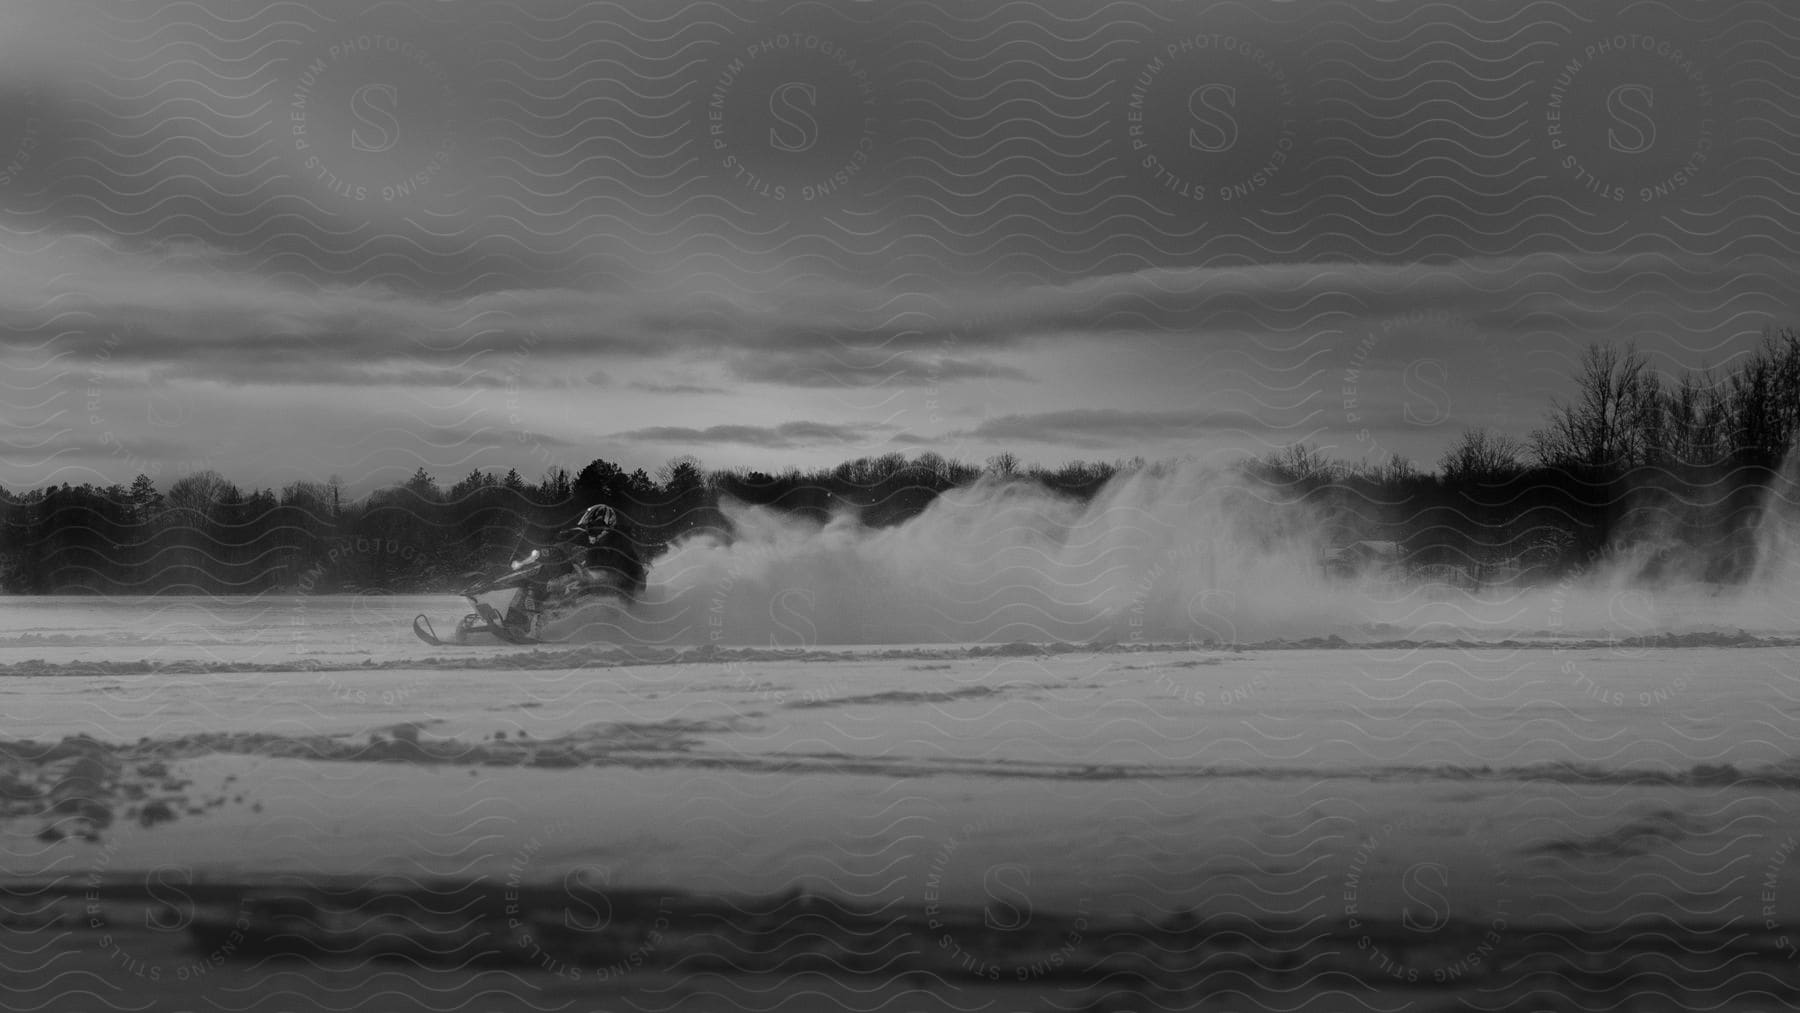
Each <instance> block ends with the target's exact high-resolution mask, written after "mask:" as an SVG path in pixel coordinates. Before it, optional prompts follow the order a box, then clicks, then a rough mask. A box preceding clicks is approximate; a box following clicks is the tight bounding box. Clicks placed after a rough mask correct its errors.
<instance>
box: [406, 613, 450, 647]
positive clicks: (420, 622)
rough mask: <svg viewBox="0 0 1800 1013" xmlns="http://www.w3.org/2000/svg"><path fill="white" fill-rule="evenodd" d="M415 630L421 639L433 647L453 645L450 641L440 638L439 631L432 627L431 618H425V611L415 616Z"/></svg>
mask: <svg viewBox="0 0 1800 1013" xmlns="http://www.w3.org/2000/svg"><path fill="white" fill-rule="evenodd" d="M413 632H414V633H416V634H418V637H419V639H420V640H423V641H425V642H426V643H428V644H430V645H431V646H433V647H449V646H451V644H450V641H448V640H440V639H438V635H437V631H436V630H434V629H432V628H431V620H429V619H427V618H425V616H424V614H423V613H421V614H419V615H416V616H413Z"/></svg>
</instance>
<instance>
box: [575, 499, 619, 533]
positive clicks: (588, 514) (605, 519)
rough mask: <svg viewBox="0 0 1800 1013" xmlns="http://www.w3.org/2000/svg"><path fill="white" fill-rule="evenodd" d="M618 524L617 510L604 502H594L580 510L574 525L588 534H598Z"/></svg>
mask: <svg viewBox="0 0 1800 1013" xmlns="http://www.w3.org/2000/svg"><path fill="white" fill-rule="evenodd" d="M618 526H619V514H618V511H616V510H614V509H613V508H612V507H610V506H607V505H606V504H605V503H596V504H594V505H593V506H591V507H588V508H587V509H586V510H583V511H582V512H581V519H580V520H578V521H576V522H575V527H576V528H578V529H580V530H581V531H583V532H586V533H587V534H589V535H598V534H600V533H601V532H603V531H609V530H611V529H613V528H616V527H618Z"/></svg>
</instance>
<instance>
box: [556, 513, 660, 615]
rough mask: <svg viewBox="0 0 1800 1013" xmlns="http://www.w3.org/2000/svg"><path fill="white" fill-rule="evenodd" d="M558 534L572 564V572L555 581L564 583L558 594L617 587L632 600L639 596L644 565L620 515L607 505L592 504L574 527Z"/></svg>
mask: <svg viewBox="0 0 1800 1013" xmlns="http://www.w3.org/2000/svg"><path fill="white" fill-rule="evenodd" d="M561 534H562V536H563V539H564V541H565V542H566V543H567V544H568V545H569V548H570V556H571V558H572V560H573V562H574V563H575V569H574V572H573V573H570V574H569V575H568V576H567V577H565V578H562V579H561V581H559V583H561V582H562V581H566V582H567V583H566V584H564V585H563V587H562V588H561V590H563V591H567V592H576V593H579V592H581V591H585V590H589V589H595V588H605V587H612V586H617V587H618V588H619V589H620V590H622V591H624V592H625V593H626V594H627V595H628V596H630V597H632V598H636V597H637V596H638V595H640V594H642V593H643V591H644V584H645V572H644V562H643V560H642V559H641V558H639V556H638V545H637V539H635V538H633V537H632V533H631V531H630V530H629V522H628V521H626V520H625V517H624V515H623V514H621V513H619V512H618V511H617V510H614V509H613V508H612V507H611V506H608V505H607V504H604V503H596V504H594V505H593V506H590V507H588V508H587V509H586V510H583V511H582V512H581V518H580V519H579V520H577V521H576V522H575V526H574V527H572V528H569V529H567V530H566V531H563V532H562V533H561ZM612 574H617V577H616V578H614V577H612V576H611V575H612Z"/></svg>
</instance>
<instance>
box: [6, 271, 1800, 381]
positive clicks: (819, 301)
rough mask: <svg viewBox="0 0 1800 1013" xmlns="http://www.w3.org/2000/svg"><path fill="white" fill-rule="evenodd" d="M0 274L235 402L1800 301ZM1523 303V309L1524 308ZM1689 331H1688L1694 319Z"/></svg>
mask: <svg viewBox="0 0 1800 1013" xmlns="http://www.w3.org/2000/svg"><path fill="white" fill-rule="evenodd" d="M0 267H4V269H5V275H4V277H0V323H3V324H4V328H3V329H0V342H3V343H5V344H9V345H13V346H15V347H23V346H33V347H35V346H37V345H40V344H42V342H43V341H44V340H46V338H47V337H49V336H51V335H54V336H55V337H56V340H57V341H58V342H59V344H60V346H61V347H64V348H67V349H68V350H70V351H72V352H74V353H76V354H78V355H84V356H87V355H93V354H96V353H97V352H98V351H99V350H100V349H101V348H102V347H103V346H105V345H106V344H107V343H108V342H109V341H112V343H113V347H112V348H111V356H112V359H113V361H114V362H116V363H121V364H126V363H130V364H138V365H145V366H164V367H171V368H175V367H178V368H179V369H180V370H182V371H183V372H184V373H185V375H188V376H190V377H193V378H214V379H226V380H231V381H234V382H249V381H254V380H255V378H256V375H257V373H258V372H259V371H261V372H265V373H267V374H268V375H269V376H270V377H271V378H277V379H276V382H285V383H298V382H308V379H309V374H313V375H312V377H311V379H313V380H316V381H318V382H331V381H334V380H338V379H343V378H344V377H345V375H346V374H345V370H346V369H347V368H349V367H350V366H353V365H356V364H374V363H382V364H387V365H389V366H392V367H394V368H396V369H397V370H399V372H397V373H396V375H397V376H404V375H406V373H405V370H409V369H427V370H429V369H437V370H445V369H448V370H450V371H451V372H450V373H449V374H446V375H444V377H443V378H444V379H446V380H452V379H454V380H457V381H458V382H461V381H462V380H466V379H467V377H468V376H469V375H471V374H473V373H477V372H480V371H481V370H482V369H484V368H489V367H490V366H492V367H499V366H501V365H503V364H504V363H514V364H519V363H526V364H529V365H531V366H539V365H549V364H554V363H557V362H559V361H565V360H567V359H570V358H577V357H585V356H594V355H607V356H615V357H616V356H625V357H630V358H637V359H655V358H661V357H666V356H672V355H691V354H693V353H696V352H701V353H707V354H717V353H721V352H722V353H727V354H729V355H730V363H731V366H732V368H733V370H734V371H735V372H736V373H737V375H739V376H741V377H744V378H749V379H755V380H759V381H763V382H774V383H786V384H791V385H795V386H808V387H818V386H850V387H854V386H868V385H871V384H877V383H898V384H907V383H911V384H919V383H927V382H932V381H934V380H936V381H950V380H959V379H1023V378H1025V373H1024V372H1023V371H1022V370H1021V369H1020V368H1019V367H1017V366H1014V365H1011V364H1008V363H1004V362H995V361H992V360H991V359H986V358H982V357H979V356H970V355H969V354H967V353H970V352H979V351H987V352H999V351H1005V350H1008V349H1016V348H1020V347H1023V346H1025V345H1027V344H1032V343H1041V342H1043V341H1046V340H1054V339H1059V338H1067V339H1070V340H1091V339H1092V338H1093V337H1094V336H1096V335H1108V334H1141V333H1150V334H1156V333H1164V334H1168V335H1171V336H1180V335H1184V334H1189V335H1191V334H1197V333H1204V334H1210V335H1214V336H1215V341H1216V342H1224V343H1226V345H1227V346H1228V345H1229V343H1230V342H1232V341H1237V342H1241V343H1244V344H1246V345H1247V346H1250V345H1256V344H1257V343H1258V342H1259V341H1260V340H1261V338H1260V336H1261V335H1262V334H1265V333H1269V332H1277V333H1283V334H1297V335H1298V339H1297V340H1304V339H1305V338H1306V337H1307V335H1308V333H1309V329H1311V331H1312V332H1317V331H1320V330H1325V329H1330V328H1340V329H1341V328H1343V327H1345V326H1346V325H1350V324H1356V323H1358V322H1368V321H1380V320H1384V319H1389V318H1406V317H1409V316H1410V317H1411V318H1412V319H1413V320H1415V322H1416V326H1414V327H1412V328H1411V330H1415V331H1418V332H1420V333H1422V334H1423V333H1425V332H1426V331H1428V329H1429V325H1430V322H1431V320H1432V316H1431V315H1432V314H1434V313H1436V314H1442V315H1444V318H1445V319H1454V320H1456V321H1459V322H1460V323H1461V325H1463V326H1466V327H1470V328H1473V329H1475V330H1477V331H1483V332H1486V333H1494V334H1497V335H1498V336H1505V335H1506V334H1507V333H1510V332H1514V331H1517V330H1519V329H1520V328H1521V326H1534V325H1535V326H1539V327H1547V328H1554V329H1558V330H1563V331H1565V332H1567V331H1574V332H1577V333H1583V332H1585V333H1589V334H1592V335H1594V336H1596V337H1602V336H1607V335H1608V334H1609V333H1610V332H1612V331H1615V330H1617V329H1618V328H1620V327H1621V326H1622V325H1623V324H1625V323H1627V322H1628V321H1629V320H1630V319H1631V318H1632V317H1633V316H1634V315H1643V314H1645V313H1646V312H1654V310H1655V308H1656V307H1657V306H1658V304H1665V305H1668V307H1669V308H1668V314H1667V315H1670V316H1674V315H1675V314H1677V313H1678V312H1679V307H1678V306H1675V305H1673V302H1672V301H1673V300H1675V299H1676V298H1677V297H1679V296H1680V295H1681V294H1683V293H1685V292H1693V291H1703V292H1711V293H1723V296H1721V298H1723V297H1729V296H1730V295H1731V294H1732V293H1733V292H1735V291H1742V292H1743V293H1744V295H1743V297H1742V298H1741V299H1740V300H1739V302H1740V304H1741V305H1742V306H1743V308H1744V309H1752V310H1753V309H1756V308H1758V307H1759V306H1760V305H1761V304H1762V303H1769V306H1770V308H1773V307H1774V306H1775V305H1776V304H1775V303H1773V302H1770V301H1769V300H1768V299H1766V298H1762V299H1759V298H1756V297H1755V296H1754V295H1753V291H1754V290H1756V289H1759V288H1760V289H1764V290H1766V289H1767V288H1768V286H1769V285H1770V283H1771V281H1770V279H1776V280H1779V279H1788V280H1787V281H1785V282H1782V283H1781V286H1782V288H1783V289H1784V290H1786V291H1788V292H1789V293H1790V294H1793V293H1795V292H1797V291H1800V282H1796V281H1794V280H1793V279H1795V278H1796V277H1800V275H1797V274H1796V272H1794V271H1793V270H1791V265H1788V264H1786V263H1784V262H1781V261H1776V260H1773V259H1769V258H1763V259H1762V260H1761V261H1759V262H1757V263H1754V264H1753V263H1749V262H1734V263H1726V262H1719V261H1714V260H1712V259H1711V258H1707V257H1669V256H1664V257H1655V258H1645V257H1620V256H1605V255H1587V256H1579V257H1577V256H1568V255H1562V254H1538V255H1531V256H1524V257H1517V258H1495V259H1483V260H1471V261H1461V262H1455V263H1450V264H1442V265H1419V264H1348V263H1345V264H1338V263H1331V264H1268V265H1255V266H1247V267H1218V268H1207V267H1195V268H1179V269H1177V268H1165V269H1148V270H1142V271H1134V272H1129V273H1123V274H1115V275H1104V276H1098V277H1095V278H1090V279H1084V280H1082V281H1080V282H1076V283H1071V284H1068V285H1062V286H1036V287H1033V288H1030V289H1026V290H1022V291H1017V292H1004V291H1003V292H997V293H989V294H980V295H972V296H970V297H968V301H967V302H965V303H963V304H961V305H958V306H956V307H954V308H952V309H951V310H949V311H943V310H941V309H940V310H939V311H938V312H936V313H934V314H932V316H931V321H930V322H929V324H928V325H922V323H921V320H920V317H921V314H917V313H912V314H909V313H894V312H887V313H883V314H877V313H874V312H871V311H870V310H869V309H867V307H868V306H869V305H871V304H874V303H875V302H876V296H875V295H874V294H872V293H865V292H860V291H858V290H856V289H853V288H850V287H847V286H841V285H839V286H813V287H811V288H802V289H797V290H796V291H795V292H794V293H793V294H792V295H791V296H790V297H789V298H787V299H784V300H781V301H780V302H779V303H778V304H777V303H771V302H765V301H761V300H757V299H753V298H747V297H745V298H738V299H736V300H733V299H732V298H729V297H725V296H719V295H713V296H699V297H696V296H687V295H682V294H679V293H670V294H668V295H666V296H665V295H657V294H641V293H617V292H585V291H575V290H566V289H563V290H542V291H534V292H512V291H509V292H495V293H487V294H483V295H478V296H474V297H470V298H467V299H456V300H452V299H443V298H434V297H427V296H422V295H419V294H416V293H415V294H406V293H400V292H396V291H394V290H392V289H388V288H385V287H382V286H379V285H315V284H311V283H303V282H297V281H294V280H291V279H289V280H278V279H273V278H269V277H265V276H263V275H261V274H258V273H257V272H254V271H249V270H244V269H243V268H242V266H241V264H240V263H239V262H238V261H237V259H236V258H234V257H232V256H231V255H229V254H226V253H223V252H221V251H218V250H216V249H210V248H205V247H199V246H195V245H193V244H185V245H180V246H164V247H161V248H157V249H151V250H145V249H133V248H130V247H127V246H125V245H124V244H120V243H116V242H112V241H106V240H100V239H96V238H93V237H66V238H64V239H62V240H58V241H46V240H44V239H41V238H40V239H33V240H32V241H30V242H29V243H27V242H22V241H20V240H17V239H15V240H14V241H12V242H10V243H8V244H7V245H6V247H5V248H4V249H0ZM1751 281H1754V282H1756V284H1755V285H1749V282H1751ZM1523 287H1528V288H1529V289H1530V294H1528V295H1524V294H1520V288H1523ZM1694 316H1695V323H1696V324H1699V323H1700V322H1701V317H1702V315H1701V314H1699V313H1696V314H1694ZM1676 319H1679V317H1676ZM995 320H1004V321H1005V323H1004V325H997V324H994V323H992V321H995ZM1490 329H1492V330H1490ZM1420 340H1429V336H1428V335H1427V336H1426V337H1424V338H1421V339H1420ZM1209 347H1213V348H1214V349H1215V350H1217V348H1218V347H1219V346H1218V345H1217V344H1215V345H1213V346H1209ZM1397 349H1398V346H1397V345H1390V346H1388V347H1387V348H1385V349H1382V350H1381V351H1382V354H1390V355H1392V354H1398V351H1397ZM953 352H954V353H955V354H952V353H953ZM483 356H485V357H486V358H485V361H484V360H483V359H482V357H483ZM490 382H492V381H490Z"/></svg>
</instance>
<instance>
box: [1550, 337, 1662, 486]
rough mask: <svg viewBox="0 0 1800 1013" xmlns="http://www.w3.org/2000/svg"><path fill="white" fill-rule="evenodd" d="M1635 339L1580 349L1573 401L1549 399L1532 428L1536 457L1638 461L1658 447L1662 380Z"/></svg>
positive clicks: (1562, 461) (1590, 463)
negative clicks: (1542, 421)
mask: <svg viewBox="0 0 1800 1013" xmlns="http://www.w3.org/2000/svg"><path fill="white" fill-rule="evenodd" d="M1648 366H1649V363H1648V360H1646V359H1645V358H1644V356H1643V355H1642V354H1641V353H1640V352H1638V350H1637V348H1636V346H1635V345H1631V344H1627V345H1626V346H1625V348H1624V349H1623V351H1621V350H1620V349H1618V348H1616V347H1614V346H1612V345H1603V344H1600V343H1598V342H1596V343H1594V344H1590V345H1588V346H1587V348H1586V349H1584V350H1583V351H1582V353H1581V372H1580V374H1579V375H1578V376H1577V377H1576V379H1575V382H1576V388H1577V395H1576V398H1575V400H1574V401H1572V402H1566V403H1565V402H1562V401H1555V402H1552V405H1551V412H1550V420H1549V423H1548V424H1547V425H1545V426H1544V428H1542V429H1538V430H1535V431H1534V432H1533V433H1532V434H1531V449H1532V452H1533V453H1534V454H1535V455H1536V456H1537V459H1538V461H1539V463H1542V464H1545V465H1550V466H1565V467H1566V466H1569V465H1583V466H1587V467H1593V468H1617V467H1629V466H1631V465H1634V464H1641V463H1643V462H1644V461H1645V460H1647V459H1649V458H1650V457H1651V456H1653V455H1654V454H1655V453H1656V452H1657V450H1658V448H1657V446H1656V444H1657V443H1658V442H1659V431H1660V429H1661V426H1660V418H1659V415H1660V409H1661V405H1662V400H1663V399H1662V392H1661V383H1660V381H1659V380H1658V379H1657V377H1656V375H1655V374H1654V373H1651V372H1650V370H1649V368H1648Z"/></svg>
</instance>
